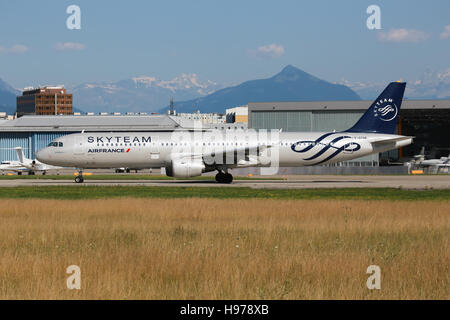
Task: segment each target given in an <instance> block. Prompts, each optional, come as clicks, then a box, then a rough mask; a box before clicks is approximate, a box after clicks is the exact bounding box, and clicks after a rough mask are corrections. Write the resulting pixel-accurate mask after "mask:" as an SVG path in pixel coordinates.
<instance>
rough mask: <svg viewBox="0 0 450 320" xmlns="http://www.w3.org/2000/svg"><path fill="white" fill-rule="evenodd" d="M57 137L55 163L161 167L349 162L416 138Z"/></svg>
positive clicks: (49, 150) (46, 154)
mask: <svg viewBox="0 0 450 320" xmlns="http://www.w3.org/2000/svg"><path fill="white" fill-rule="evenodd" d="M396 139H398V141H397V140H396ZM54 141H58V142H62V144H61V143H59V145H58V146H49V147H46V148H44V149H42V150H40V151H39V152H38V153H37V159H39V160H40V161H42V162H45V163H47V164H51V165H56V166H70V167H77V168H118V167H128V168H160V167H165V166H168V165H170V164H171V163H172V162H173V161H175V160H177V159H194V158H196V159H203V160H202V161H204V162H205V163H206V164H207V165H211V166H217V165H218V164H219V165H224V166H226V167H227V168H236V167H249V166H278V167H294V166H311V165H319V164H329V163H335V162H341V161H348V160H351V159H355V158H359V157H363V156H366V155H370V154H373V153H379V152H384V151H387V150H392V149H396V148H399V147H402V146H406V145H408V144H410V143H411V142H412V138H410V137H404V136H398V135H390V134H377V133H349V132H283V133H281V132H279V131H276V132H275V131H272V132H268V133H259V132H256V131H252V130H247V131H230V132H226V133H225V132H219V133H218V132H215V133H213V132H208V131H207V132H189V131H179V132H113V133H107V132H86V133H78V134H71V135H67V136H64V137H60V138H58V139H55V140H54ZM384 141H386V142H385V143H384ZM208 162H209V163H208Z"/></svg>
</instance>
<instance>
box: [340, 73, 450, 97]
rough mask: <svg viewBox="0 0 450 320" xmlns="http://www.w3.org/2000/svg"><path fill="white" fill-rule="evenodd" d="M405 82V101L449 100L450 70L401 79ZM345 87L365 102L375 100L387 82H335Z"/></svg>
mask: <svg viewBox="0 0 450 320" xmlns="http://www.w3.org/2000/svg"><path fill="white" fill-rule="evenodd" d="M403 80H404V81H406V82H407V85H406V90H405V98H407V99H450V68H449V69H446V70H444V71H426V72H424V73H423V74H422V75H421V76H420V78H419V79H406V80H405V79H403ZM336 83H339V84H343V85H346V86H348V87H350V88H351V89H352V90H354V91H355V92H356V93H358V94H359V96H360V97H361V98H363V99H365V100H373V99H375V98H376V97H377V96H378V95H379V94H380V92H381V91H382V90H383V89H384V88H385V87H386V85H387V82H383V83H381V82H352V81H348V80H341V81H339V82H336Z"/></svg>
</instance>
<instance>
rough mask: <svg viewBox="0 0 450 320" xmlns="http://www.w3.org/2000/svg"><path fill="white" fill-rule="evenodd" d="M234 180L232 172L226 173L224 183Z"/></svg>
mask: <svg viewBox="0 0 450 320" xmlns="http://www.w3.org/2000/svg"><path fill="white" fill-rule="evenodd" d="M231 182H233V176H232V175H231V173H225V182H224V183H231Z"/></svg>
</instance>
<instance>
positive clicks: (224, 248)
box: [0, 198, 450, 299]
mask: <svg viewBox="0 0 450 320" xmlns="http://www.w3.org/2000/svg"><path fill="white" fill-rule="evenodd" d="M0 222H1V223H0V250H1V255H0V298H1V299H324V298H326V299H355V298H356V299H448V298H449V297H450V295H449V292H450V290H449V287H450V268H449V266H450V265H449V262H450V259H449V258H450V247H449V235H450V202H449V201H364V200H264V199H243V200H240V199H233V200H230V199H228V200H218V199H198V198H187V199H170V200H168V199H136V198H120V199H104V200H39V199H25V200H23V199H14V200H12V199H4V200H3V201H2V206H1V208H0ZM73 264H75V265H78V266H80V268H81V278H82V280H81V290H68V289H67V287H66V278H67V277H68V276H69V275H68V274H66V268H67V266H69V265H73ZM372 264H375V265H378V266H380V268H381V290H368V289H367V287H366V280H367V278H368V276H369V275H368V274H366V269H367V267H368V266H369V265H372Z"/></svg>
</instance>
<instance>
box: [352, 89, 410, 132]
mask: <svg viewBox="0 0 450 320" xmlns="http://www.w3.org/2000/svg"><path fill="white" fill-rule="evenodd" d="M405 87H406V82H391V83H390V84H389V85H388V86H387V87H386V89H384V90H383V92H382V93H381V94H380V95H379V96H378V98H377V99H376V100H375V101H374V102H373V103H372V105H371V106H370V108H369V109H367V111H366V112H365V113H364V114H363V115H362V117H361V118H360V119H359V120H358V122H357V123H356V124H355V125H354V126H353V127H351V128H350V129H349V130H347V131H348V132H374V133H386V134H393V133H394V131H395V128H396V125H397V120H398V115H399V113H400V107H401V105H402V100H403V94H404V93H405Z"/></svg>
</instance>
